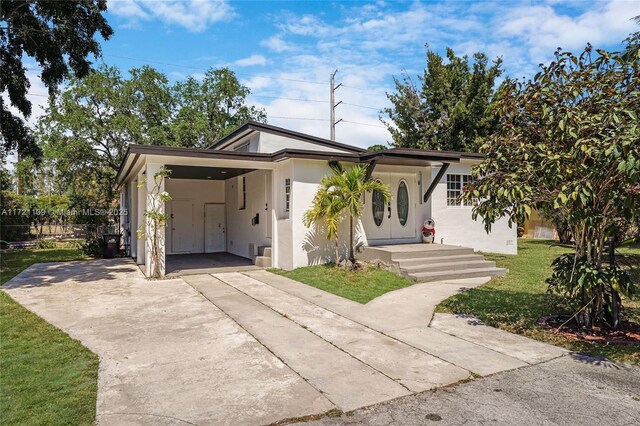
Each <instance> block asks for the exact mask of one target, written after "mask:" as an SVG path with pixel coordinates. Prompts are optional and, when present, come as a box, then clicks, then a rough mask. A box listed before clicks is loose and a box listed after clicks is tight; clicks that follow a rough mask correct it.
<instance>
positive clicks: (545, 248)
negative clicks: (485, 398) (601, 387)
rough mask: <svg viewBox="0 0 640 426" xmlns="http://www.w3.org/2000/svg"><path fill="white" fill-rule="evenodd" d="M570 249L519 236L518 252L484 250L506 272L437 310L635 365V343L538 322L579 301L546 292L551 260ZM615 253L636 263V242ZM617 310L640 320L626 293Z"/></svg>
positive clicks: (639, 309) (638, 358) (639, 308)
mask: <svg viewBox="0 0 640 426" xmlns="http://www.w3.org/2000/svg"><path fill="white" fill-rule="evenodd" d="M571 251H572V247H570V246H564V245H559V244H557V242H555V241H545V240H532V239H522V238H521V239H519V240H518V255H517V256H509V255H493V254H485V257H486V258H487V259H488V260H493V261H495V262H496V263H497V266H498V267H500V268H506V269H508V270H509V273H508V274H507V275H506V276H503V277H496V278H493V279H492V280H491V281H490V282H488V283H487V284H484V285H482V286H480V287H477V288H474V289H471V290H469V291H465V292H462V293H459V294H457V295H455V296H453V297H451V298H449V299H447V300H445V301H443V302H442V303H441V304H440V305H438V307H437V308H436V311H437V312H451V313H464V314H473V315H477V316H478V317H479V318H480V319H481V320H482V321H484V322H486V323H487V324H489V325H491V326H493V327H499V328H501V329H503V330H507V331H509V332H512V333H518V334H523V335H525V336H527V337H531V338H534V339H538V340H542V341H546V342H550V343H553V344H556V345H561V346H564V347H565V348H567V349H569V350H571V351H575V352H582V353H586V354H589V355H594V356H604V357H607V358H609V359H611V360H613V361H624V362H633V363H635V364H636V365H640V351H638V349H637V348H634V347H631V346H622V345H603V344H601V343H598V342H593V341H588V340H576V339H571V338H567V337H564V336H563V335H561V334H557V333H555V332H553V331H548V330H546V329H545V328H543V327H541V326H540V325H539V323H538V320H539V319H540V318H542V317H548V316H553V315H558V314H562V315H570V314H571V313H573V312H575V310H576V308H577V304H578V301H576V300H575V299H573V298H569V297H567V296H565V295H564V293H558V292H555V291H554V292H549V291H548V286H547V284H546V283H545V279H546V278H548V277H549V276H550V275H551V274H552V273H553V269H552V266H551V263H552V262H553V260H554V259H555V258H556V257H558V256H561V255H564V254H568V253H570V252H571ZM618 256H619V259H620V258H622V257H624V256H629V257H630V256H635V261H636V265H637V266H640V263H638V262H640V257H639V256H640V249H639V248H626V249H620V250H618ZM636 271H637V269H636ZM582 306H583V305H581V306H579V307H582ZM621 314H622V316H623V318H624V319H626V320H628V321H635V322H640V302H638V301H634V300H630V299H625V300H624V306H623V307H622V313H621Z"/></svg>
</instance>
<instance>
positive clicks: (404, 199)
mask: <svg viewBox="0 0 640 426" xmlns="http://www.w3.org/2000/svg"><path fill="white" fill-rule="evenodd" d="M396 207H397V210H398V220H399V221H400V225H402V226H404V225H405V224H406V223H407V218H408V217H409V190H408V189H407V184H406V182H405V181H403V180H402V181H400V184H399V185H398V195H397V196H396Z"/></svg>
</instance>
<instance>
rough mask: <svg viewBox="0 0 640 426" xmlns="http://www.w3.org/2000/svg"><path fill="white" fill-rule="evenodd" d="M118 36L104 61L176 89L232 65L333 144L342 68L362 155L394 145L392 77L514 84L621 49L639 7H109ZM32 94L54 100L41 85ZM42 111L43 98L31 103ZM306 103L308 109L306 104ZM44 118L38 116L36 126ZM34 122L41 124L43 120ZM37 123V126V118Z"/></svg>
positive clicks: (342, 95)
mask: <svg viewBox="0 0 640 426" xmlns="http://www.w3.org/2000/svg"><path fill="white" fill-rule="evenodd" d="M108 5H109V11H108V13H107V18H108V20H109V22H110V24H111V26H112V27H113V28H114V30H115V34H114V36H113V37H112V39H111V40H109V41H107V42H104V43H103V53H104V57H103V61H104V62H105V63H107V64H109V65H116V66H118V67H120V68H122V69H129V68H131V67H134V66H141V65H143V64H145V63H149V64H150V65H152V66H154V67H156V68H158V69H159V70H161V71H162V72H164V73H165V74H167V75H168V77H169V78H170V79H172V80H176V79H182V78H184V77H186V76H188V75H195V76H196V77H197V76H199V75H201V74H202V73H203V72H204V71H205V70H206V69H207V68H209V67H222V66H228V67H230V68H232V69H233V70H234V71H236V72H237V73H238V77H239V78H240V79H241V80H242V81H243V83H244V84H246V85H247V86H249V88H250V89H251V90H252V92H253V93H254V96H252V97H251V98H250V101H251V102H252V103H253V104H256V105H258V106H261V107H263V108H265V109H266V111H267V115H268V122H269V123H271V124H274V125H278V126H283V127H287V128H291V129H295V130H299V131H302V132H307V133H311V134H314V135H317V136H321V137H328V135H329V120H328V118H329V103H328V99H329V88H328V79H329V74H330V73H331V72H332V71H333V70H335V69H338V70H339V72H338V75H337V82H341V83H343V86H342V87H340V88H339V89H338V90H337V91H336V100H337V101H338V100H341V101H343V104H342V105H340V106H339V107H338V108H337V118H343V119H344V120H345V122H343V123H340V124H338V127H337V139H338V140H340V141H343V142H346V143H352V144H355V145H359V146H365V147H366V146H369V145H372V144H376V143H385V142H387V141H388V140H389V139H390V137H389V135H388V133H387V131H386V129H384V127H383V126H382V124H381V123H380V121H379V120H378V111H379V109H380V108H382V107H384V106H386V105H388V102H387V100H386V97H385V94H384V93H385V91H388V90H391V89H392V86H393V85H392V77H393V76H394V75H395V76H399V75H401V74H402V73H403V72H407V73H409V74H411V75H415V74H418V73H421V71H422V70H423V69H424V65H425V51H426V50H425V44H426V43H428V44H429V46H430V48H432V49H434V50H436V51H440V52H442V51H444V49H445V48H446V47H447V46H451V47H452V48H454V50H455V51H456V52H457V53H466V54H473V53H474V52H477V51H483V52H485V53H487V54H488V55H489V56H490V57H491V58H494V57H496V56H501V57H502V58H503V60H504V66H505V70H506V74H508V75H510V76H530V75H532V74H533V73H535V72H536V67H537V65H538V64H539V63H541V62H546V61H549V60H550V58H551V55H552V53H553V51H554V49H555V48H556V47H558V46H562V47H563V48H564V49H565V50H580V49H581V48H583V47H584V45H585V44H586V43H587V42H591V43H592V44H594V45H595V46H596V47H601V48H606V49H619V48H620V47H621V46H622V44H621V41H622V40H623V39H624V38H625V37H626V36H627V35H628V34H629V33H630V32H633V31H637V30H638V29H640V27H638V26H637V25H636V24H634V23H632V22H631V21H630V18H631V17H633V16H635V15H640V2H631V1H627V2H621V1H593V2H585V1H569V2H560V1H546V2H516V1H511V2H471V1H449V2H444V1H443V2H412V1H406V2H401V1H398V2H385V1H378V2H362V1H351V2H343V1H333V2H323V1H307V2H293V1H280V2H267V1H263V2H255V1H241V2H228V1H197V0H193V1H192V0H187V1H160V0H156V1H146V0H109V2H108ZM32 84H33V87H32V93H33V94H35V95H37V94H38V92H39V91H41V92H42V93H45V90H44V89H43V88H42V87H41V85H39V84H38V83H37V82H32ZM31 99H32V100H33V101H34V102H36V103H37V102H42V101H44V100H45V99H44V98H42V97H38V96H35V97H32V98H31ZM299 99H303V100H304V101H300V100H299ZM39 111H41V108H36V109H35V115H36V116H37V115H38V113H39ZM34 118H35V117H34ZM32 120H33V119H32Z"/></svg>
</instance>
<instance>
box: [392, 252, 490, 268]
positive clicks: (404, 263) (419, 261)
mask: <svg viewBox="0 0 640 426" xmlns="http://www.w3.org/2000/svg"><path fill="white" fill-rule="evenodd" d="M478 260H484V256H482V255H480V254H461V255H452V256H438V257H429V258H424V257H420V258H414V259H398V260H397V261H396V263H397V264H398V265H399V266H400V268H405V267H409V266H414V265H423V264H424V263H425V262H428V263H430V264H435V263H448V262H476V261H478Z"/></svg>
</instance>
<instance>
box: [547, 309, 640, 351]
mask: <svg viewBox="0 0 640 426" xmlns="http://www.w3.org/2000/svg"><path fill="white" fill-rule="evenodd" d="M569 318H570V317H569V316H567V315H558V316H552V317H543V318H540V319H539V320H538V324H539V325H541V326H542V327H544V328H545V329H547V330H550V331H552V332H553V333H556V334H559V335H561V336H564V337H566V338H568V339H572V340H584V341H589V342H597V343H602V344H606V345H622V346H639V347H640V324H637V323H633V322H628V321H622V322H621V323H620V329H619V330H609V329H607V328H603V327H593V328H592V329H591V330H587V329H584V328H582V327H579V326H578V324H577V323H576V322H575V320H571V321H569V322H568V323H566V324H564V323H565V322H566V321H567V320H568V319H569ZM563 324H564V325H563ZM560 326H562V328H561V329H559V330H558V327H560Z"/></svg>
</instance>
